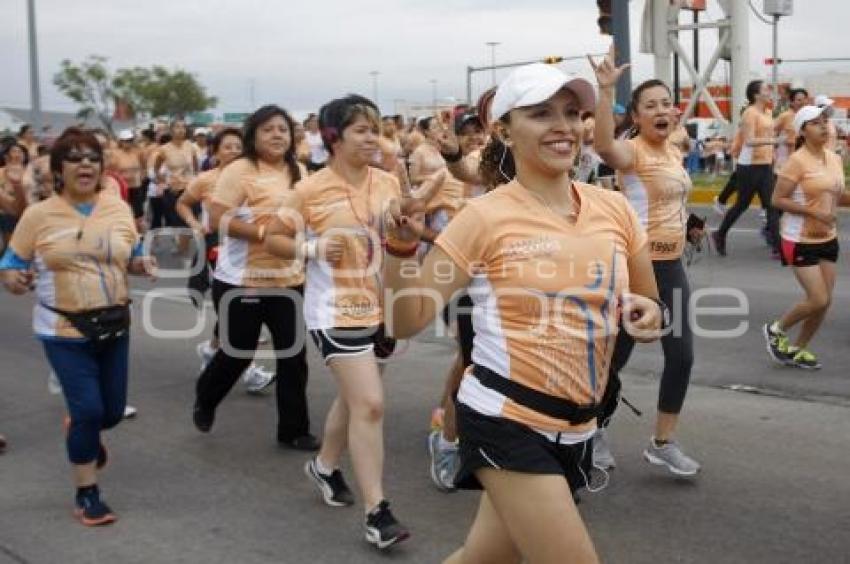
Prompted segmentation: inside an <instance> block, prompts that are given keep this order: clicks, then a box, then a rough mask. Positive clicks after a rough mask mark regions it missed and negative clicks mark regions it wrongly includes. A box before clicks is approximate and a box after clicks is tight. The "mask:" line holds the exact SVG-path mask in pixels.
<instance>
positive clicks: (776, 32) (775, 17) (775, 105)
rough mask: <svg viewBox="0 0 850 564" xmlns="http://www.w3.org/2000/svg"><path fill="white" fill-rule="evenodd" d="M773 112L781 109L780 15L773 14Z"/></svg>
mask: <svg viewBox="0 0 850 564" xmlns="http://www.w3.org/2000/svg"><path fill="white" fill-rule="evenodd" d="M772 74H773V76H772V79H771V82H772V83H773V110H774V111H776V110H777V109H779V14H773V73H772Z"/></svg>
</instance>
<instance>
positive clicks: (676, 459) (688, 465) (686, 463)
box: [643, 439, 700, 476]
mask: <svg viewBox="0 0 850 564" xmlns="http://www.w3.org/2000/svg"><path fill="white" fill-rule="evenodd" d="M643 458H644V459H645V460H646V461H647V462H649V463H650V464H654V465H656V466H666V467H667V469H668V470H669V471H670V472H672V473H673V474H675V475H676V476H696V475H697V473H698V472H699V471H700V465H699V462H697V461H696V460H694V459H693V458H691V457H689V456H688V455H686V454H685V453H684V452H682V449H681V447H679V443H677V442H675V441H670V442H668V443H664V444H663V445H661V446H656V444H655V439H651V440H650V441H649V446H648V447H647V448H646V449H645V450H644V451H643Z"/></svg>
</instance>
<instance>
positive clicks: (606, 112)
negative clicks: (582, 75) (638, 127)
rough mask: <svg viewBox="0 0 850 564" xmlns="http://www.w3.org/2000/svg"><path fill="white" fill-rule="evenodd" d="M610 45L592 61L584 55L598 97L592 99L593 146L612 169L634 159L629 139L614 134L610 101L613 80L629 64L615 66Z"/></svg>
mask: <svg viewBox="0 0 850 564" xmlns="http://www.w3.org/2000/svg"><path fill="white" fill-rule="evenodd" d="M614 55H615V52H614V45H613V44H612V45H611V48H610V49H609V50H608V54H607V55H605V58H604V59H602V61H600V62H599V64H596V63H595V62H594V60H593V57H591V56H590V55H588V56H587V60H588V61H590V66H591V67H592V68H593V72H594V73H595V74H596V83H597V84H598V86H599V99H598V100H597V102H596V115H595V116H594V117H595V118H596V125H595V126H594V129H593V148H594V150H595V151H596V153H597V154H598V155H599V156H600V158H602V160H603V161H605V164H607V165H608V166H610V167H611V168H613V169H617V170H622V169H626V168H628V167H630V166H631V165H632V163H633V162H634V159H635V155H634V150H633V149H632V146H631V144H630V143H626V142H625V141H620V140H617V139H615V138H614V130H615V126H614V101H615V88H616V85H617V81H618V80H619V79H620V76H621V75H622V74H623V71H624V70H626V69H627V68H628V67H629V65H628V64H625V65H621V66H619V67H618V66H616V64H615V63H614Z"/></svg>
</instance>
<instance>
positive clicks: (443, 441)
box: [440, 433, 457, 450]
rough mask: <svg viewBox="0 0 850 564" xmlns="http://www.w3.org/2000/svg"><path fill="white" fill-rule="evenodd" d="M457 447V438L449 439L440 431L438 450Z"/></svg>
mask: <svg viewBox="0 0 850 564" xmlns="http://www.w3.org/2000/svg"><path fill="white" fill-rule="evenodd" d="M453 448H457V440H454V441H450V440H448V439H447V438H446V436H445V435H444V434H443V433H440V450H448V449H453Z"/></svg>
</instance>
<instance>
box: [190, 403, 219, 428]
mask: <svg viewBox="0 0 850 564" xmlns="http://www.w3.org/2000/svg"><path fill="white" fill-rule="evenodd" d="M192 422H193V423H194V424H195V428H196V429H197V430H198V431H200V432H201V433H209V432H210V430H212V426H213V423H215V411H212V410H206V409H204V408H203V407H201V406H200V405H199V404H198V403H195V407H194V408H193V410H192Z"/></svg>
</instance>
